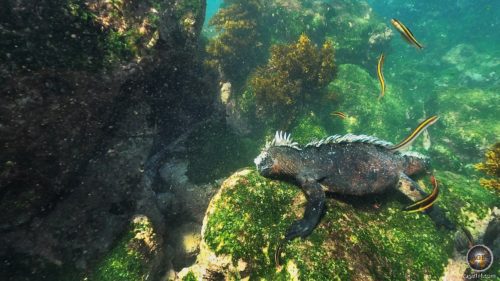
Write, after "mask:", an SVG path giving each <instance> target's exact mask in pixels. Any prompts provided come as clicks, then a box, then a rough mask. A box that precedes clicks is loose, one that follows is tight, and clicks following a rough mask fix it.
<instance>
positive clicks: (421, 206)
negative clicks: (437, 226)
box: [404, 176, 439, 213]
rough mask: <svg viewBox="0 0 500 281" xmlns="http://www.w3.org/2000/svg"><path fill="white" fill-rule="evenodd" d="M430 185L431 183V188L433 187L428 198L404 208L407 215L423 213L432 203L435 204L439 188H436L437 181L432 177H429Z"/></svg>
mask: <svg viewBox="0 0 500 281" xmlns="http://www.w3.org/2000/svg"><path fill="white" fill-rule="evenodd" d="M431 183H432V186H433V187H434V188H433V189H432V192H431V194H429V196H427V197H425V198H424V199H422V200H419V201H417V202H415V203H413V204H411V205H409V206H407V207H405V208H404V211H406V212H408V213H414V212H419V211H425V210H427V209H429V208H430V207H431V206H432V205H433V204H434V203H436V200H437V197H438V195H439V188H438V184H437V180H436V178H435V177H434V176H431Z"/></svg>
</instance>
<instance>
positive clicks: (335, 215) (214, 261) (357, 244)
mask: <svg viewBox="0 0 500 281" xmlns="http://www.w3.org/2000/svg"><path fill="white" fill-rule="evenodd" d="M453 183H454V184H455V183H456V182H453ZM464 184H465V183H462V184H461V186H460V188H463V186H464ZM446 187H448V185H447V186H446ZM446 187H444V192H442V193H443V195H442V196H443V197H445V198H450V192H449V191H447V188H446ZM453 199H454V200H455V199H456V198H454V197H453ZM476 199H477V198H476V197H475V195H472V196H471V197H469V198H467V199H459V200H465V201H467V202H470V201H471V200H476ZM443 202H445V203H446V204H450V205H448V206H446V207H449V208H450V209H453V208H454V207H453V205H452V203H451V202H450V201H448V199H447V200H443ZM407 203H408V202H407V201H406V199H405V198H404V197H403V196H400V195H399V194H396V193H394V194H385V195H380V196H371V197H370V198H359V197H356V198H349V197H338V198H329V199H327V211H326V214H325V215H324V217H323V218H322V220H321V222H320V224H319V225H318V227H317V228H316V229H315V230H314V232H313V233H312V234H311V235H310V236H309V237H307V238H306V239H304V240H301V239H296V240H293V241H292V242H290V243H289V244H288V245H287V247H286V248H285V250H284V251H283V253H282V257H281V259H282V264H283V266H282V267H281V268H277V267H276V266H275V264H274V252H275V250H276V247H277V245H278V243H279V241H280V240H281V239H282V238H283V237H284V234H285V232H286V229H287V228H288V227H289V226H290V224H291V223H292V221H294V220H296V219H297V218H299V217H300V216H301V215H302V212H303V207H304V205H305V197H304V196H303V194H302V192H301V191H300V189H299V188H298V187H296V186H294V185H290V184H286V183H283V182H279V181H271V180H267V179H265V178H263V177H261V176H259V175H258V173H257V172H256V171H254V170H253V169H245V170H242V171H239V172H236V173H235V174H233V175H232V176H231V177H229V178H228V179H227V180H226V181H224V183H223V184H222V186H221V189H220V191H219V192H218V194H217V195H216V196H215V197H214V198H213V199H212V201H211V203H210V205H209V208H208V210H207V213H206V216H205V219H204V225H203V229H202V239H203V240H202V243H201V252H200V254H199V256H198V260H197V263H196V264H195V265H194V266H192V267H190V268H186V269H184V270H183V275H182V276H186V278H193V277H195V278H197V279H200V278H202V277H203V276H204V277H205V278H206V277H207V276H219V277H225V278H227V279H228V280H241V279H245V278H248V277H250V278H251V279H254V278H255V279H259V278H262V280H436V279H439V278H440V276H442V275H443V271H444V268H445V266H446V264H447V260H448V257H450V256H451V254H452V250H453V238H452V237H453V233H450V232H448V231H446V230H441V229H437V228H436V227H435V225H434V223H433V222H432V220H431V219H430V218H429V217H428V216H426V215H423V214H408V213H404V212H401V208H402V207H403V206H405V205H406V204H407ZM481 204H483V203H481ZM491 204H494V202H492V201H491V200H490V201H488V202H487V203H486V204H485V205H484V206H483V205H482V207H481V208H483V207H485V208H486V207H488V206H489V205H491ZM445 209H447V208H445ZM453 211H456V210H455V209H453ZM455 218H456V217H452V219H455ZM188 274H189V275H188ZM182 276H181V278H182ZM187 276H189V277H187ZM186 280H190V279H186Z"/></svg>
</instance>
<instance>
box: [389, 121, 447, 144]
mask: <svg viewBox="0 0 500 281" xmlns="http://www.w3.org/2000/svg"><path fill="white" fill-rule="evenodd" d="M438 119H439V117H437V116H432V117H429V118H427V119H425V120H424V121H422V123H420V124H418V126H417V128H415V130H413V132H411V134H410V135H409V136H407V137H406V138H405V139H404V140H403V141H402V142H400V143H399V144H397V145H395V146H393V147H391V148H390V150H392V151H398V150H402V149H405V148H407V147H408V146H410V145H411V144H412V143H413V141H415V139H416V138H417V137H418V135H420V134H421V133H422V132H423V131H424V130H425V129H427V127H429V126H430V125H432V124H434V123H436V121H437V120H438Z"/></svg>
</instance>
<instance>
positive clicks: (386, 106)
mask: <svg viewBox="0 0 500 281" xmlns="http://www.w3.org/2000/svg"><path fill="white" fill-rule="evenodd" d="M379 94H380V87H379V85H378V81H377V80H376V78H375V77H374V76H371V75H370V74H369V73H368V72H367V71H366V70H365V69H364V68H362V67H360V66H357V65H353V64H343V65H340V66H339V67H338V73H337V76H336V78H335V80H333V81H332V82H331V83H330V84H329V85H328V94H327V95H326V97H325V102H324V104H326V105H327V106H326V112H328V114H329V113H330V112H333V111H342V112H344V113H345V114H347V118H345V119H344V120H343V121H342V122H340V121H336V124H338V123H340V124H342V125H343V126H344V129H345V131H346V132H347V133H354V134H369V135H373V136H376V137H379V138H381V139H386V140H388V141H391V142H397V141H398V140H400V139H402V138H403V137H404V136H405V135H406V134H408V133H409V132H410V130H411V128H412V127H413V126H415V122H416V121H415V120H407V118H406V108H405V107H404V102H403V100H402V97H401V94H402V93H401V91H400V89H398V88H396V87H395V86H392V85H388V87H387V92H386V94H385V95H384V97H383V98H381V99H380V101H379V100H377V99H378V96H379ZM330 118H332V119H333V118H334V117H333V116H330ZM337 119H338V118H337ZM395 128H396V129H395ZM431 130H432V128H431Z"/></svg>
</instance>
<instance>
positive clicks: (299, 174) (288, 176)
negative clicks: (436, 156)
mask: <svg viewBox="0 0 500 281" xmlns="http://www.w3.org/2000/svg"><path fill="white" fill-rule="evenodd" d="M437 119H438V117H437V116H433V117H430V118H428V119H426V120H425V121H423V122H422V123H420V124H419V126H418V127H417V128H416V129H415V130H414V131H413V132H412V133H411V134H410V135H409V136H408V137H407V138H406V139H405V140H403V141H402V142H401V143H399V144H398V145H393V144H392V143H390V142H387V141H384V140H380V139H378V138H375V137H372V136H367V135H352V134H347V135H344V136H340V135H334V136H330V137H327V138H325V139H322V140H319V141H313V142H310V143H308V144H306V145H305V146H302V147H301V146H299V144H298V143H296V142H293V141H292V139H291V136H290V135H289V134H286V133H283V132H276V135H275V137H274V139H273V140H272V141H271V142H269V143H267V144H266V147H265V148H264V149H263V151H262V152H261V153H260V155H259V156H257V158H255V160H254V162H255V164H256V166H257V170H258V172H259V173H260V174H261V175H262V176H264V177H266V178H270V179H276V180H282V181H286V182H290V183H293V184H295V185H298V186H300V187H301V189H302V191H303V192H304V194H305V196H306V199H307V204H306V208H305V211H304V215H303V217H302V219H300V220H297V221H295V222H293V224H292V225H291V226H290V228H289V229H288V231H287V233H286V235H285V238H284V240H283V241H282V243H280V246H278V249H277V252H276V257H275V258H276V259H277V263H278V261H279V252H280V248H281V245H282V244H283V243H285V242H287V241H289V240H292V239H294V238H296V237H302V238H305V237H306V236H308V235H309V234H311V232H312V231H313V230H314V228H315V227H316V225H317V224H318V222H319V220H320V217H321V215H322V213H323V211H324V209H325V191H326V192H333V193H339V194H346V195H355V196H362V195H369V194H379V193H384V192H393V191H397V192H401V193H403V194H404V195H405V196H406V197H408V198H409V199H410V200H411V201H413V202H420V201H424V200H427V201H428V200H429V198H426V196H427V194H426V193H425V192H424V191H423V190H422V189H421V188H420V186H419V185H418V184H417V183H416V182H415V181H414V180H413V179H412V178H417V177H420V176H423V175H425V174H429V173H430V164H429V158H427V157H425V156H423V155H421V154H418V153H416V152H400V150H401V149H403V148H405V147H408V146H409V145H410V144H411V143H412V141H413V140H415V138H416V137H417V136H418V135H419V134H420V133H421V132H422V131H423V130H425V129H426V128H427V127H428V126H430V125H432V124H434V123H435V122H436V121H437ZM436 188H437V186H436ZM433 193H435V192H433ZM434 200H435V198H434ZM432 203H433V202H432ZM432 203H431V205H432ZM412 205H415V204H412ZM431 205H428V206H427V207H426V211H425V212H426V213H427V214H428V215H429V216H430V217H431V219H433V220H434V222H435V223H436V224H437V225H439V226H444V227H446V228H448V229H450V230H452V229H455V226H454V225H453V223H452V222H450V221H449V220H448V219H447V218H446V217H445V215H444V213H443V212H442V210H441V209H440V208H439V207H438V206H436V205H432V206H431ZM429 206H431V207H429Z"/></svg>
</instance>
